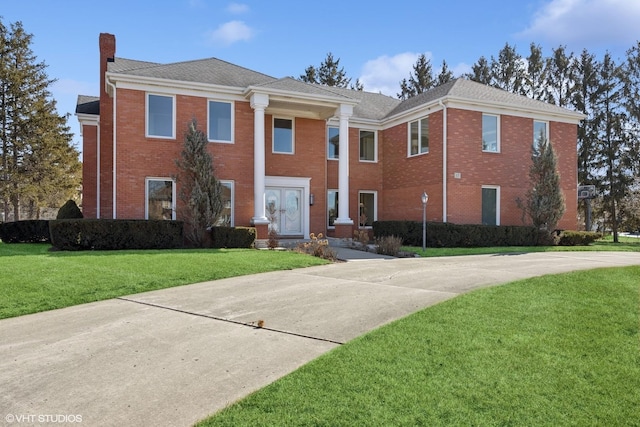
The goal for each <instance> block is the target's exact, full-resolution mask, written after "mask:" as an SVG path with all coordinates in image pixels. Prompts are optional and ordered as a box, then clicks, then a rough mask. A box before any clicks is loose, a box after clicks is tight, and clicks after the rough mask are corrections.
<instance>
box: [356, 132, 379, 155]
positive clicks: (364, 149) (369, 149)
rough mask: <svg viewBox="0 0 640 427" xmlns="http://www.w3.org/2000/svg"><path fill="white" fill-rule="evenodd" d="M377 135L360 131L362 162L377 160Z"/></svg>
mask: <svg viewBox="0 0 640 427" xmlns="http://www.w3.org/2000/svg"><path fill="white" fill-rule="evenodd" d="M376 155H377V153H376V133H375V131H372V130H361V131H360V161H364V162H375V161H376V160H377V158H376Z"/></svg>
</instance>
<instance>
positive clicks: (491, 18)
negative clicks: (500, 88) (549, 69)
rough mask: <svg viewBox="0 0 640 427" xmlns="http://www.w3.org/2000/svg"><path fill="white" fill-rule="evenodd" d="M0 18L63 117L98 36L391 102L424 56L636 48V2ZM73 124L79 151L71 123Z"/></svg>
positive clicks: (93, 90)
mask: <svg viewBox="0 0 640 427" xmlns="http://www.w3.org/2000/svg"><path fill="white" fill-rule="evenodd" d="M94 5H102V6H100V8H98V7H97V6H94ZM0 16H1V17H2V22H3V23H4V24H5V25H9V24H10V23H13V22H16V21H21V22H22V24H23V26H24V28H25V30H26V31H27V32H29V33H31V34H33V35H34V39H33V43H32V45H31V47H32V49H33V51H34V53H35V55H36V56H37V58H38V60H39V61H44V62H45V63H46V64H47V65H48V69H47V72H48V75H49V77H50V78H55V79H57V80H58V81H57V82H56V83H55V84H54V85H53V87H52V93H53V97H54V98H55V99H56V100H57V101H58V112H59V113H61V114H64V113H67V112H68V113H73V112H74V109H75V103H76V98H77V95H78V94H82V95H98V85H99V83H98V82H99V68H98V67H99V63H98V36H99V34H100V33H101V32H107V33H112V34H115V36H116V56H119V57H123V58H130V59H138V60H145V61H152V62H160V63H169V62H177V61H187V60H193V59H202V58H209V57H216V58H220V59H222V60H225V61H229V62H231V63H234V64H238V65H241V66H243V67H247V68H250V69H253V70H256V71H260V72H263V73H265V74H268V75H271V76H273V77H285V76H294V77H298V76H299V75H300V74H302V73H303V72H304V69H305V68H306V67H307V66H309V65H315V66H318V65H319V64H320V63H321V62H322V61H323V60H324V59H325V57H326V54H327V53H328V52H331V53H332V54H333V56H334V58H339V59H340V65H341V66H342V67H344V69H345V71H346V73H347V75H348V76H349V77H352V78H353V79H354V80H355V79H356V78H359V79H360V80H361V82H362V83H364V88H365V90H368V91H374V92H382V93H385V94H387V95H390V96H395V95H396V93H397V92H399V82H400V80H402V79H403V78H408V77H409V73H410V72H411V67H412V66H413V65H414V64H415V62H416V59H417V57H418V55H420V54H421V53H424V54H426V55H427V56H428V57H429V58H430V59H431V62H432V64H433V66H434V70H436V71H437V69H439V67H440V64H441V63H442V61H443V60H446V61H447V63H448V64H449V67H450V68H451V69H453V70H454V72H455V73H456V75H458V74H461V73H464V72H467V71H469V69H470V66H471V65H472V64H473V63H474V62H475V61H477V59H478V58H479V57H480V56H485V57H487V58H490V57H491V56H492V55H493V56H496V55H497V54H498V51H499V50H500V49H501V48H502V47H503V46H504V44H505V43H507V42H508V43H509V44H511V45H515V46H516V47H517V50H518V51H519V53H520V54H521V55H523V56H526V54H527V52H528V49H529V45H530V43H531V42H535V43H537V44H540V45H541V46H542V48H543V50H544V53H545V55H549V54H550V52H551V49H552V48H555V47H558V46H560V45H565V46H566V47H567V49H568V50H569V51H573V52H576V53H579V52H580V51H582V49H584V48H586V49H587V50H589V51H590V52H592V53H595V54H596V55H598V57H601V56H602V55H603V54H604V52H605V51H609V52H610V53H611V54H612V55H613V57H614V58H616V59H622V58H623V57H624V55H625V51H626V50H627V49H628V48H630V47H631V46H633V45H634V44H635V43H636V41H638V40H640V25H638V23H639V22H640V0H484V1H477V0H475V1H472V0H448V1H442V0H441V1H433V0H414V1H405V0H396V1H393V2H389V1H386V2H380V1H379V2H374V1H370V0H369V1H359V0H358V1H348V0H344V1H343V2H301V1H299V0H298V1H289V0H282V1H281V0H272V1H264V0H260V1H259V0H246V1H242V0H238V1H235V2H232V1H217V0H171V1H169V0H154V1H137V0H127V1H123V0H111V1H108V2H103V3H92V2H90V1H86V0H83V1H78V0H64V1H51V0H20V1H16V0H0ZM69 124H70V125H71V128H72V131H73V132H74V133H75V134H76V135H75V137H74V142H76V144H77V145H78V146H79V145H80V136H79V133H78V132H79V128H78V122H77V119H76V118H75V117H72V118H71V119H70V121H69ZM79 148H80V147H79Z"/></svg>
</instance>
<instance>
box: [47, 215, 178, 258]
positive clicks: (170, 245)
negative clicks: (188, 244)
mask: <svg viewBox="0 0 640 427" xmlns="http://www.w3.org/2000/svg"><path fill="white" fill-rule="evenodd" d="M182 227H183V224H182V222H181V221H163V220H139V219H138V220H136V219H134V220H129V219H83V220H80V219H60V220H55V221H50V223H49V229H50V231H51V244H52V245H53V246H54V247H55V248H57V249H60V250H66V251H78V250H120V249H175V248H181V247H183V246H184V238H183V228H182Z"/></svg>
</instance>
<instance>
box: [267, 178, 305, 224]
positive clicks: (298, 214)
mask: <svg viewBox="0 0 640 427" xmlns="http://www.w3.org/2000/svg"><path fill="white" fill-rule="evenodd" d="M302 194H303V189H302V188H295V187H266V188H265V214H266V216H267V218H268V219H269V231H275V232H276V233H278V235H280V236H301V235H303V229H302V215H303V205H302Z"/></svg>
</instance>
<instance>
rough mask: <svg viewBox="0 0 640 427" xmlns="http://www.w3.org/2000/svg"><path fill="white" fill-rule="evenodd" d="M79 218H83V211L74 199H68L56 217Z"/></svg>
mask: <svg viewBox="0 0 640 427" xmlns="http://www.w3.org/2000/svg"><path fill="white" fill-rule="evenodd" d="M79 218H83V215H82V211H80V208H79V207H78V205H76V202H74V201H73V200H67V202H66V203H65V204H64V205H62V207H61V208H60V209H59V210H58V215H57V216H56V219H79Z"/></svg>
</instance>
